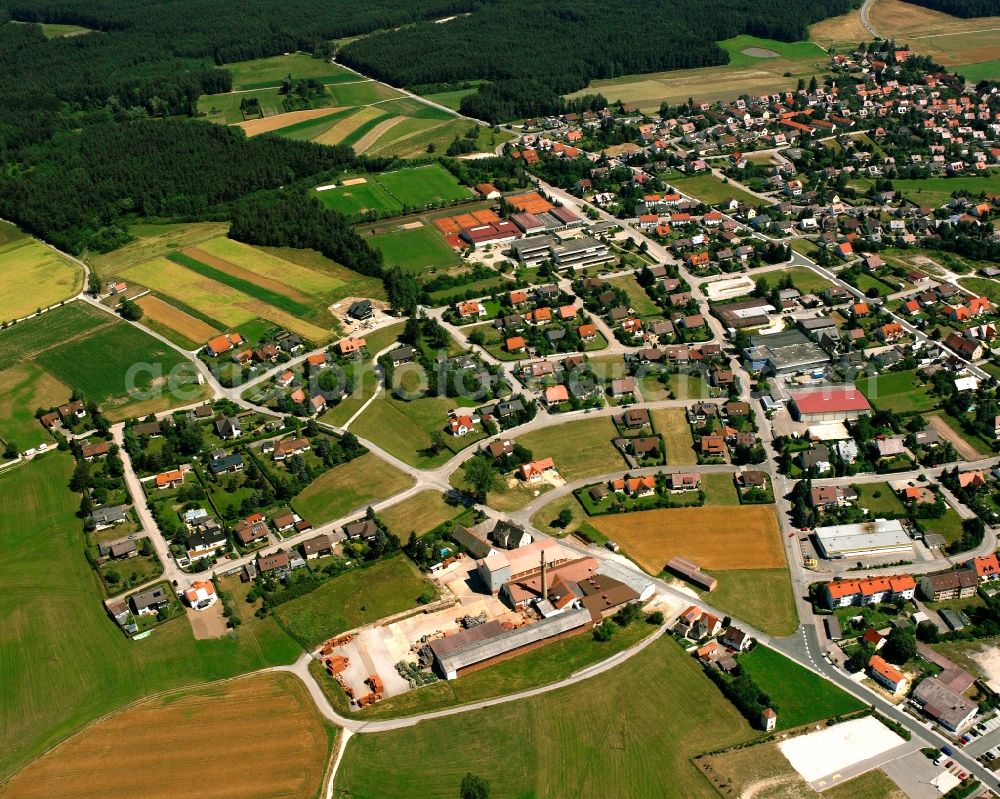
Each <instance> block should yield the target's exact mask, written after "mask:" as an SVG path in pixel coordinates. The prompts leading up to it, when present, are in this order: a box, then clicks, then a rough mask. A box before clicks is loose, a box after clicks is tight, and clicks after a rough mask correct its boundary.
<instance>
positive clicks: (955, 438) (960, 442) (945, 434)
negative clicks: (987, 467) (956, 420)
mask: <svg viewBox="0 0 1000 799" xmlns="http://www.w3.org/2000/svg"><path fill="white" fill-rule="evenodd" d="M928 421H929V422H930V424H931V427H933V428H934V429H935V430H937V433H938V435H939V436H941V438H943V439H944V440H945V441H950V442H951V443H952V445H953V446H954V447H955V451H956V452H957V453H958V454H959V455H961V456H962V457H963V458H965V460H967V461H975V460H979V458H981V457H982V454H981V453H980V452H979V450H977V449H976V448H975V447H974V446H972V444H970V443H969V442H968V441H966V440H965V439H964V438H962V437H961V436H960V435H959V434H958V433H956V432H955V431H954V430H953V429H952V428H951V425H949V424H948V423H947V422H946V421H945V420H944V419H942V418H941V417H940V416H938V415H936V414H935V415H934V416H930V417H928Z"/></svg>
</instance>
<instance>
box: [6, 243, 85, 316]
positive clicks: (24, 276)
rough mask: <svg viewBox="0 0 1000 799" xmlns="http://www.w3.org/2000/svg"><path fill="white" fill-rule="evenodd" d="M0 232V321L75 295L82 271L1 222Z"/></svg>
mask: <svg viewBox="0 0 1000 799" xmlns="http://www.w3.org/2000/svg"><path fill="white" fill-rule="evenodd" d="M4 225H5V227H6V228H8V230H7V233H6V234H3V233H0V285H2V286H3V291H0V322H5V321H9V320H11V319H20V318H21V317H23V316H27V315H28V314H30V313H34V312H35V310H37V309H38V308H48V307H49V306H50V305H55V304H56V303H57V302H61V301H62V300H67V299H69V298H70V297H73V296H76V295H77V294H78V293H79V292H80V289H82V288H83V270H82V269H81V268H80V267H79V266H77V265H76V264H75V263H73V262H72V261H69V260H67V259H66V258H63V257H62V256H61V255H59V254H58V253H57V252H56V251H55V250H53V249H51V248H49V247H46V246H45V245H44V244H42V243H41V242H40V241H38V240H37V239H33V238H31V237H30V236H26V235H24V234H23V233H21V232H20V231H18V230H17V229H16V228H13V227H12V226H10V225H7V224H6V223H4Z"/></svg>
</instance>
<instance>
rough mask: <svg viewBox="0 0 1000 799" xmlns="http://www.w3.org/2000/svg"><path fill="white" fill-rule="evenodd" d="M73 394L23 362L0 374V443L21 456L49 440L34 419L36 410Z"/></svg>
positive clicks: (48, 406)
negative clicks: (11, 444) (13, 445)
mask: <svg viewBox="0 0 1000 799" xmlns="http://www.w3.org/2000/svg"><path fill="white" fill-rule="evenodd" d="M71 393H72V390H71V389H70V388H69V387H68V386H66V385H65V384H63V383H60V382H59V381H58V380H56V379H55V378H54V377H53V376H52V375H50V374H49V373H48V372H46V371H45V370H44V369H42V368H41V367H40V366H38V365H37V364H34V363H31V362H30V361H29V362H25V363H22V364H19V365H18V366H13V367H11V368H10V369H6V370H4V371H3V372H0V439H3V441H4V442H5V443H7V442H11V443H14V444H15V445H16V446H17V448H18V451H20V452H24V450H26V449H30V448H31V447H37V446H38V445H39V444H41V443H42V442H48V443H52V438H51V436H49V434H48V433H47V432H46V431H45V428H43V427H42V425H41V423H40V422H39V421H38V420H37V419H36V418H35V408H50V407H52V406H53V405H60V404H62V403H63V402H66V401H67V400H68V399H69V397H70V394H71Z"/></svg>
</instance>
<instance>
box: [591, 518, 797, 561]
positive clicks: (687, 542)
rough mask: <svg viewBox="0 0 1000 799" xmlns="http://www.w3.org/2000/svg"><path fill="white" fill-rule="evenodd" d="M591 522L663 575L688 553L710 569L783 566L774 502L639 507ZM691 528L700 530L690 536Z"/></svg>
mask: <svg viewBox="0 0 1000 799" xmlns="http://www.w3.org/2000/svg"><path fill="white" fill-rule="evenodd" d="M590 523H591V524H592V525H593V526H594V527H595V528H597V529H598V530H599V531H600V532H601V533H603V534H604V535H606V536H607V537H608V538H610V539H612V540H614V541H617V542H618V543H619V544H620V545H621V546H622V548H623V549H624V550H625V551H626V552H627V553H628V554H629V556H630V557H631V558H632V559H633V560H635V562H636V563H638V564H639V565H640V566H641V567H642V568H643V569H645V570H646V571H648V572H649V573H650V574H659V573H660V572H661V571H663V568H664V566H665V565H666V563H667V561H668V560H670V558H672V557H675V556H680V557H685V558H690V559H691V560H694V561H696V562H697V563H699V564H700V565H701V566H703V567H704V568H705V569H706V570H708V571H711V570H712V569H774V568H781V567H783V566H784V565H785V554H784V551H783V549H782V542H781V531H780V529H779V527H778V519H777V516H775V513H774V508H773V507H771V506H770V505H742V506H740V507H739V508H733V507H711V506H710V507H703V508H669V509H658V510H648V511H638V512H635V513H619V514H613V515H607V516H594V517H593V518H591V519H590ZM692 530H697V531H698V535H697V536H692V535H691V531H692Z"/></svg>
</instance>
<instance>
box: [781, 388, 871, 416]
mask: <svg viewBox="0 0 1000 799" xmlns="http://www.w3.org/2000/svg"><path fill="white" fill-rule="evenodd" d="M871 409H872V408H871V405H869V404H868V400H867V399H865V395H864V394H862V393H861V391H860V390H859V389H857V388H855V387H854V386H827V387H825V388H820V389H811V390H809V391H796V392H793V393H792V413H793V414H794V415H795V418H797V419H798V420H799V421H800V422H830V421H844V420H845V419H857V418H858V417H859V416H862V415H864V414H866V413H870V412H871Z"/></svg>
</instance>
